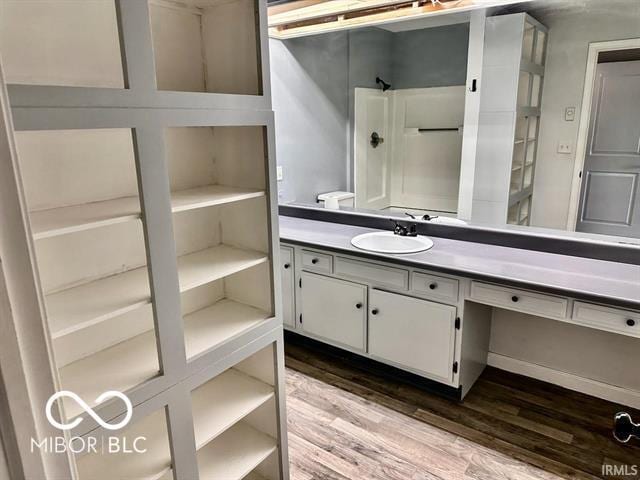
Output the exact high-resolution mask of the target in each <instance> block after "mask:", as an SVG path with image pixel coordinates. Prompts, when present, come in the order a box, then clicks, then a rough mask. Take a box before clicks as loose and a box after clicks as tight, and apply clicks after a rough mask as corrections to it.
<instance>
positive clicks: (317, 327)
mask: <svg viewBox="0 0 640 480" xmlns="http://www.w3.org/2000/svg"><path fill="white" fill-rule="evenodd" d="M300 300H301V304H302V305H301V309H300V313H301V314H302V329H303V330H304V331H305V332H307V333H310V334H312V335H316V336H318V337H321V338H324V339H327V340H329V341H332V342H333V343H336V344H339V345H344V346H347V347H350V348H351V349H356V350H360V351H364V347H365V344H364V343H365V342H364V338H365V322H366V316H367V287H366V286H364V285H360V284H358V283H352V282H345V281H344V280H337V279H335V278H331V277H325V276H324V275H316V274H315V273H307V272H303V273H302V286H301V288H300Z"/></svg>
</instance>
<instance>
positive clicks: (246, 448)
mask: <svg viewBox="0 0 640 480" xmlns="http://www.w3.org/2000/svg"><path fill="white" fill-rule="evenodd" d="M275 449H276V443H275V440H274V439H273V438H271V437H270V436H268V435H265V434H264V433H262V432H259V431H257V430H255V429H254V428H252V427H250V426H249V425H247V424H245V423H242V422H240V423H238V424H236V425H234V426H233V427H231V428H230V429H229V430H227V431H226V432H224V433H223V434H222V435H220V436H219V437H218V438H216V439H215V440H214V441H213V442H210V443H208V444H207V445H206V446H204V447H203V448H201V449H200V450H198V469H199V471H200V478H212V479H213V478H220V479H222V478H224V479H225V480H240V479H241V478H243V477H245V476H246V475H247V474H248V473H249V472H251V471H252V470H253V469H254V468H255V467H256V466H257V465H259V464H260V463H261V462H262V461H263V460H264V459H265V458H267V457H268V456H269V455H271V453H273V451H274V450H275Z"/></svg>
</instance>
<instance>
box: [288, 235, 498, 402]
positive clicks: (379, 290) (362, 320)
mask: <svg viewBox="0 0 640 480" xmlns="http://www.w3.org/2000/svg"><path fill="white" fill-rule="evenodd" d="M281 256H282V260H281V263H282V283H283V288H282V292H283V304H284V308H283V310H284V311H285V315H284V318H285V325H284V326H285V329H286V330H289V331H290V332H295V333H296V334H298V335H302V336H305V337H308V338H311V339H313V340H316V341H319V342H322V343H326V344H329V345H333V346H334V347H338V348H340V349H342V350H347V351H350V352H352V353H355V354H357V355H359V356H362V357H366V358H368V359H370V360H374V361H375V362H377V363H375V362H374V363H372V366H373V368H386V367H383V366H382V364H384V365H388V366H390V367H395V368H398V369H400V370H404V371H405V372H409V373H411V374H415V375H418V376H420V377H423V378H424V379H425V381H426V382H429V381H432V382H437V383H434V385H435V386H436V388H438V389H443V391H446V392H448V394H449V395H451V396H453V397H455V398H462V397H463V396H464V395H465V394H466V393H467V392H468V390H469V389H470V388H471V386H472V385H473V383H474V382H475V380H476V379H477V377H478V376H479V375H480V373H481V371H482V368H483V367H484V365H485V364H486V354H487V351H488V346H489V330H490V326H491V316H490V309H489V308H482V306H480V307H479V308H469V310H468V311H467V312H465V303H464V298H465V296H466V295H467V291H468V289H469V285H470V281H469V280H467V279H462V278H459V277H454V276H451V275H447V274H441V273H434V272H430V271H425V270H422V269H416V268H412V267H408V266H405V265H399V264H396V263H391V262H385V261H379V260H377V259H369V258H363V257H359V256H358V257H356V256H353V255H348V254H344V253H335V252H331V251H326V250H323V249H320V248H317V247H310V246H298V245H293V244H284V245H282V246H281ZM313 260H316V261H315V262H314V261H313ZM287 263H290V264H292V265H293V278H292V274H291V267H289V268H288V269H285V268H284V265H285V264H287ZM289 305H293V307H292V308H294V310H295V315H294V318H293V322H288V321H287V313H286V312H287V308H288V306H289ZM463 315H464V319H463V318H462V316H463ZM463 326H465V328H468V329H470V331H472V332H474V334H473V335H471V336H470V338H469V339H468V340H467V342H466V344H463V337H462V333H463V332H462V328H463ZM290 338H292V339H293V338H294V337H290ZM463 382H464V385H463Z"/></svg>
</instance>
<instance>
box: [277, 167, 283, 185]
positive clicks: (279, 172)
mask: <svg viewBox="0 0 640 480" xmlns="http://www.w3.org/2000/svg"><path fill="white" fill-rule="evenodd" d="M276 178H277V180H278V181H279V182H280V181H282V178H283V177H282V166H281V165H278V166H277V167H276Z"/></svg>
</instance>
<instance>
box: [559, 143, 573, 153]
mask: <svg viewBox="0 0 640 480" xmlns="http://www.w3.org/2000/svg"><path fill="white" fill-rule="evenodd" d="M558 153H563V154H568V153H571V142H558Z"/></svg>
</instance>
